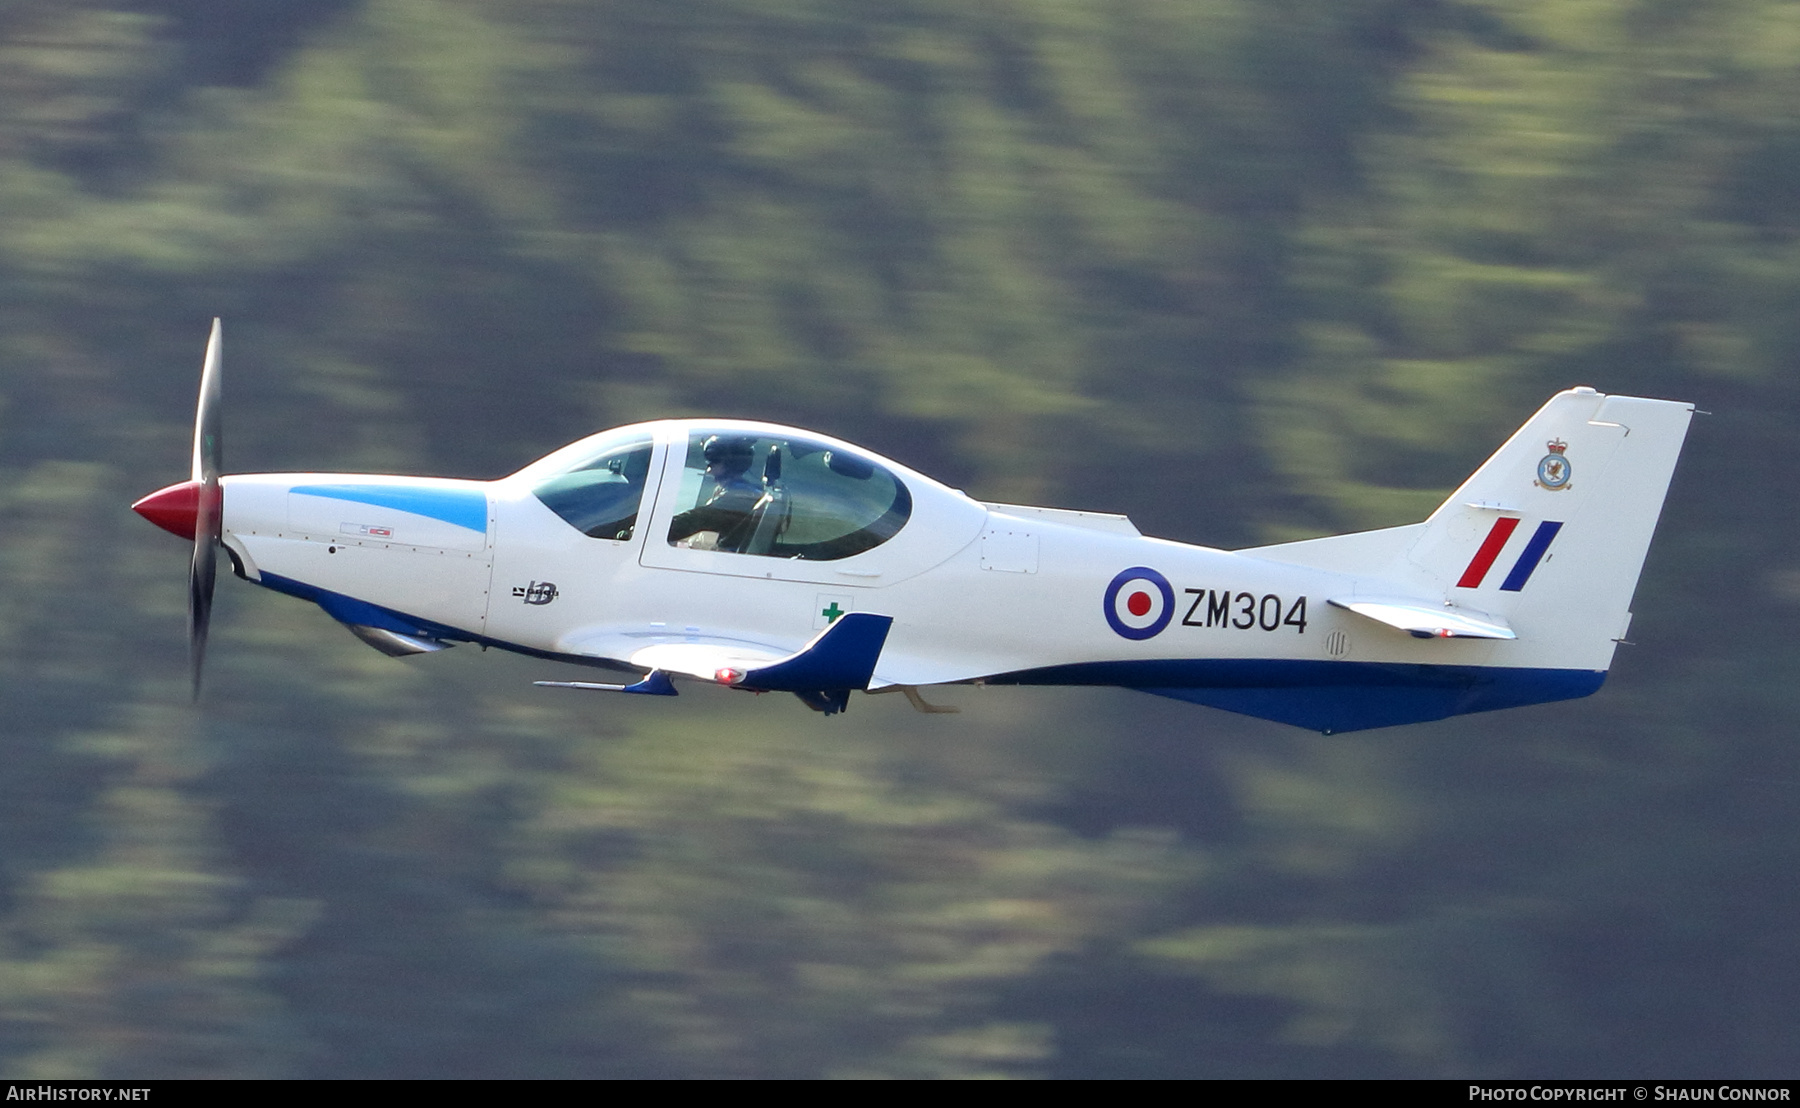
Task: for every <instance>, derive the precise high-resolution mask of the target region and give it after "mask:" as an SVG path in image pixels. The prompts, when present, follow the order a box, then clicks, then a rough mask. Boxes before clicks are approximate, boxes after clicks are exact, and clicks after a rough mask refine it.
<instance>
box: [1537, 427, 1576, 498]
mask: <svg viewBox="0 0 1800 1108" xmlns="http://www.w3.org/2000/svg"><path fill="white" fill-rule="evenodd" d="M1544 445H1546V446H1548V447H1549V448H1550V453H1548V454H1546V455H1544V460H1543V461H1541V462H1539V463H1538V468H1537V480H1536V481H1534V482H1532V483H1533V484H1535V485H1536V486H1537V487H1538V488H1540V489H1549V490H1550V491H1551V492H1560V491H1561V490H1563V489H1566V488H1568V487H1569V478H1570V477H1573V476H1574V475H1575V469H1574V467H1573V466H1571V465H1569V459H1567V458H1565V457H1564V456H1563V451H1565V450H1567V449H1568V448H1569V444H1568V443H1566V442H1564V441H1563V440H1561V439H1551V440H1550V441H1549V442H1548V443H1545V444H1544Z"/></svg>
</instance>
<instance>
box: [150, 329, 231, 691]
mask: <svg viewBox="0 0 1800 1108" xmlns="http://www.w3.org/2000/svg"><path fill="white" fill-rule="evenodd" d="M131 509H132V511H134V512H136V513H137V514H138V515H141V516H143V517H144V518H145V519H147V520H149V521H150V522H151V523H154V524H156V525H157V526H158V527H161V528H162V529H163V530H165V531H168V532H170V533H172V534H176V535H180V536H181V537H182V538H184V539H192V540H193V542H194V557H193V560H192V561H191V562H190V563H189V565H188V653H189V657H190V659H191V661H192V664H193V670H194V699H195V700H198V699H200V669H201V665H202V664H203V663H204V662H205V661H206V629H207V625H208V624H209V623H210V622H211V620H212V602H213V577H214V571H215V569H216V567H217V565H218V552H219V526H220V519H221V516H222V515H223V510H222V509H223V500H222V498H221V497H220V494H219V321H218V320H217V319H215V320H213V325H212V334H211V335H210V336H209V337H208V338H207V340H206V361H205V362H203V363H202V364H201V368H200V403H199V407H198V409H197V410H196V411H195V413H194V464H193V471H192V474H191V476H190V477H189V479H188V480H186V481H183V482H181V483H180V484H176V485H170V486H169V487H168V488H166V489H158V490H157V491H155V492H153V493H151V494H150V495H149V496H146V497H144V498H143V499H142V500H140V501H138V502H137V503H136V504H133V505H132V506H131Z"/></svg>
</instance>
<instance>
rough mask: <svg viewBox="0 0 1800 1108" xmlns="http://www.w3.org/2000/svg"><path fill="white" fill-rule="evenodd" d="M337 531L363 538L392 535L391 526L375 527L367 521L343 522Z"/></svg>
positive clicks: (380, 537)
mask: <svg viewBox="0 0 1800 1108" xmlns="http://www.w3.org/2000/svg"><path fill="white" fill-rule="evenodd" d="M338 531H339V533H341V534H345V535H355V536H357V537H358V538H364V539H391V538H393V537H394V529H393V528H392V527H375V526H372V525H370V524H367V523H343V524H339V525H338Z"/></svg>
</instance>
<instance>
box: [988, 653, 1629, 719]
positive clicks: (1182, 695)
mask: <svg viewBox="0 0 1800 1108" xmlns="http://www.w3.org/2000/svg"><path fill="white" fill-rule="evenodd" d="M1605 680H1606V673H1605V672H1604V671H1601V670H1586V669H1522V668H1512V667H1506V666H1450V665H1423V664H1416V663H1395V662H1326V661H1316V660H1310V659H1307V660H1302V659H1292V658H1192V659H1180V658H1170V659H1154V660H1147V661H1131V662H1079V663H1075V664H1073V665H1063V666H1045V667H1043V668H1042V669H1028V670H1019V671H1017V672H1014V673H1003V674H1000V675H998V676H995V677H989V678H987V679H986V683H987V684H990V685H1117V686H1120V687H1122V688H1127V689H1137V690H1139V691H1140V692H1147V693H1154V694H1156V695H1157V696H1167V697H1173V698H1174V699H1176V700H1185V701H1187V702H1189V703H1191V704H1205V705H1207V706H1209V707H1213V708H1223V709H1224V710H1226V711H1228V712H1237V713H1240V714H1242V715H1247V716H1255V717H1257V718H1258V719H1267V720H1274V721H1275V722H1277V723H1289V724H1293V725H1294V726H1296V727H1305V728H1308V729H1310V730H1313V731H1321V732H1324V733H1325V734H1328V735H1330V734H1338V733H1341V732H1344V731H1366V730H1368V729H1369V728H1371V727H1394V726H1397V725H1399V724H1403V723H1424V722H1426V721H1428V720H1434V719H1446V718H1448V717H1450V716H1459V715H1466V714H1468V713H1470V712H1491V711H1494V710H1495V709H1498V708H1516V707H1519V706H1520V705H1524V704H1544V703H1548V702H1550V701H1553V700H1574V699H1577V698H1579V697H1583V696H1590V695H1592V694H1593V693H1595V692H1597V691H1598V690H1599V688H1600V686H1601V684H1602V683H1603V682H1605Z"/></svg>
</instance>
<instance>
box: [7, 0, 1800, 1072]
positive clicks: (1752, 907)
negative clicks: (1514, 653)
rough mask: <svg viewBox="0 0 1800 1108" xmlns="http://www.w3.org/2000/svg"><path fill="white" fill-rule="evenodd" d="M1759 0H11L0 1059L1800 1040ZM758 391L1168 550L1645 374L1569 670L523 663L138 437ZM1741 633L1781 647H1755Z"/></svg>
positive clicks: (1771, 52) (1346, 495)
mask: <svg viewBox="0 0 1800 1108" xmlns="http://www.w3.org/2000/svg"><path fill="white" fill-rule="evenodd" d="M1797 105H1800V4H1796V3H1794V2H1793V0H976V2H970V0H856V2H848V0H679V2H674V0H258V2H256V3H233V2H231V0H0V752H3V756H0V1074H4V1075H5V1076H9V1077H36V1078H44V1077H154V1076H164V1077H195V1076H256V1077H262V1076H330V1077H377V1076H381V1077H398V1076H432V1077H452V1076H473V1077H519V1076H675V1075H681V1076H876V1075H881V1076H919V1077H944V1076H969V1075H995V1076H1082V1077H1110V1076H1135V1077H1174V1076H1328V1075H1357V1076H1382V1075H1398V1076H1449V1075H1471V1076H1473V1075H1491V1076H1506V1075H1536V1076H1556V1075H1580V1076H1601V1075H1634V1074H1643V1075H1659V1076H1708V1075H1741V1076H1754V1075H1775V1076H1787V1077H1791V1076H1793V1074H1794V1073H1795V1072H1796V1071H1800V1027H1797V1022H1800V1019H1797V1017H1800V887H1797V885H1796V881H1795V878H1794V874H1795V872H1796V870H1797V869H1800V839H1797V837H1796V830H1800V764H1797V763H1800V752H1797V750H1796V746H1795V743H1794V741H1793V740H1794V737H1795V734H1794V732H1795V723H1796V721H1797V720H1800V681H1796V679H1795V672H1796V671H1795V661H1796V649H1795V636H1794V635H1793V634H1791V631H1792V629H1793V625H1794V620H1795V617H1796V614H1797V613H1796V606H1797V605H1800V555H1797V554H1796V552H1795V551H1796V547H1797V542H1796V540H1797V538H1800V536H1797V535H1796V530H1797V528H1796V523H1795V513H1794V511H1793V499H1794V496H1793V487H1794V484H1795V481H1796V478H1797V477H1800V456H1797V450H1796V444H1797V440H1796V435H1795V433H1794V422H1795V418H1796V415H1797V414H1800V397H1797V396H1796V384H1797V382H1800V113H1797V110H1796V107H1797ZM214 315H221V316H223V317H224V318H225V320H226V339H227V347H226V349H227V358H226V370H227V376H226V384H225V395H226V403H227V409H226V444H227V445H226V449H227V463H228V466H227V468H228V469H229V470H232V471H239V472H243V471H255V470H261V469H338V470H378V471H392V472H412V473H435V474H448V475H460V476H474V477H493V476H498V475H500V474H503V473H506V472H510V471H511V470H513V469H515V468H517V467H518V466H520V465H522V464H524V463H525V462H527V461H529V460H530V459H532V458H534V457H536V456H538V455H541V454H543V453H546V452H548V451H549V450H550V449H551V448H553V447H555V446H558V445H560V444H562V443H563V442H565V441H568V440H570V439H573V438H576V437H578V436H580V435H583V434H586V433H588V432H590V431H592V430H595V429H598V428H600V427H604V426H609V425H614V424H618V423H623V422H627V421H631V420H636V419H640V418H649V417H655V416H664V415H676V414H685V413H695V412H708V413H713V414H720V415H732V416H746V417H754V418H769V419H775V420H779V421H781V422H787V423H796V424H800V425H803V426H810V427H814V428H817V429H819V430H822V431H825V432H827V433H831V434H835V435H839V436H843V437H846V438H850V439H853V440H857V441H861V442H864V443H866V444H868V445H869V446H871V447H873V448H875V449H877V450H880V451H883V452H884V453H887V454H889V455H891V456H893V457H895V458H897V459H899V460H900V461H902V462H905V463H907V464H909V465H913V466H915V467H917V468H920V469H923V470H925V471H927V472H931V473H934V474H937V475H939V476H941V477H943V478H944V479H946V480H948V481H949V482H950V483H952V484H955V485H960V486H961V487H964V488H966V489H968V490H969V491H970V492H971V493H972V494H974V495H976V496H979V497H983V498H987V499H1004V500H1012V501H1021V500H1023V501H1027V502H1041V503H1051V504H1057V505H1062V506H1068V507H1078V508H1092V509H1100V510H1113V511H1127V512H1129V513H1131V515H1132V516H1133V518H1134V519H1135V520H1136V522H1137V523H1138V524H1139V526H1140V527H1141V528H1142V529H1143V530H1144V531H1145V532H1146V533H1149V534H1156V535H1162V536H1166V537H1170V538H1176V539H1182V540H1186V541H1198V542H1205V543H1209V544H1214V545H1224V546H1233V545H1243V544H1249V543H1254V542H1266V541H1275V540H1279V539H1286V538H1298V537H1304V536H1306V535H1312V534H1321V533H1327V532H1331V531H1336V530H1345V529H1351V528H1362V527H1373V526H1383V525H1389V524H1396V523H1403V522H1409V521H1411V520H1413V519H1417V518H1420V517H1422V515H1423V514H1424V513H1425V512H1426V511H1428V510H1429V508H1430V507H1431V506H1432V505H1434V504H1435V503H1436V501H1437V500H1438V499H1439V498H1440V497H1441V496H1442V495H1443V494H1444V493H1445V492H1446V490H1447V489H1448V488H1450V487H1451V486H1452V485H1453V484H1454V483H1455V482H1456V481H1457V480H1458V479H1460V478H1461V477H1462V476H1463V475H1464V474H1466V473H1467V472H1468V471H1469V470H1470V469H1471V468H1472V467H1473V466H1474V465H1475V464H1477V463H1478V462H1479V461H1480V460H1481V459H1482V458H1484V457H1485V456H1486V455H1487V454H1488V453H1489V452H1490V451H1491V450H1492V449H1493V448H1494V447H1495V446H1496V445H1497V444H1498V443H1499V441H1500V440H1501V439H1502V438H1504V436H1505V435H1506V434H1508V433H1510V431H1511V429H1512V428H1513V427H1515V426H1517V424H1518V423H1519V422H1520V421H1522V420H1523V419H1524V418H1525V416H1527V415H1528V414H1529V413H1530V411H1532V410H1533V409H1534V408H1535V406H1536V405H1537V404H1538V403H1540V402H1541V401H1542V400H1543V399H1544V398H1545V397H1547V396H1548V395H1549V394H1550V393H1552V392H1554V391H1556V390H1557V389H1559V388H1563V387H1567V386H1569V385H1574V384H1591V385H1593V386H1595V387H1597V388H1600V389H1602V390H1603V391H1612V392H1629V393H1636V394H1640V395H1650V396H1668V397H1674V398H1678V399H1686V400H1692V401H1695V402H1697V403H1698V404H1699V406H1700V407H1701V408H1704V409H1707V410H1709V411H1711V412H1714V413H1716V414H1715V415H1714V416H1713V417H1712V418H1711V419H1702V420H1698V421H1697V422H1696V424H1695V428H1694V433H1693V434H1692V435H1691V436H1690V439H1689V445H1688V450H1687V454H1686V457H1685V459H1684V461H1683V464H1682V469H1681V471H1680V472H1679V473H1678V475H1677V478H1676V482H1675V486H1674V488H1673V490H1672V492H1671V496H1670V500H1669V504H1668V507H1667V509H1666V511H1665V513H1664V517H1663V526H1662V530H1661V532H1660V534H1659V536H1658V539H1657V543H1656V545H1655V546H1654V547H1653V548H1652V551H1651V556H1650V561H1649V564H1648V566H1647V568H1646V571H1645V576H1644V578H1643V581H1642V583H1641V585H1640V587H1639V591H1638V601H1637V605H1636V606H1637V609H1638V618H1637V621H1636V624H1635V626H1634V628H1633V634H1634V638H1635V639H1636V640H1637V641H1638V642H1640V643H1642V644H1643V645H1641V646H1637V647H1635V648H1626V649H1624V650H1622V651H1621V654H1620V657H1619V659H1618V661H1617V663H1616V665H1615V668H1614V671H1613V677H1612V679H1611V681H1610V682H1609V684H1608V686H1607V687H1606V689H1604V690H1603V691H1602V692H1601V693H1600V694H1599V695H1598V696H1596V697H1594V698H1592V699H1591V700H1587V701H1582V702H1578V703H1574V704H1566V705H1557V706H1549V707H1543V708H1531V709H1523V710H1517V711H1511V712H1505V713H1500V714H1497V715H1493V716H1487V717H1474V718H1464V719H1458V720H1452V721H1448V722H1444V723H1439V724H1431V725H1425V726H1419V727H1412V728H1404V729H1398V730H1392V731H1380V732H1374V733H1370V734H1363V735H1356V736H1352V737H1344V738H1321V737H1317V736H1310V735H1306V734H1304V733H1301V732H1298V731H1294V730H1291V729H1287V728H1282V727H1279V726H1276V725H1273V724H1264V723H1260V722H1257V721H1252V720H1246V719H1241V718H1239V717H1235V716H1230V715H1226V714H1223V713H1218V712H1211V711H1208V710H1205V709H1200V708H1194V707H1189V706H1185V705H1181V704H1176V703H1171V702H1163V701H1158V700H1156V699H1154V698H1151V697H1145V696H1139V695H1136V694H1131V693H1126V692H1120V691H1104V690H1086V691H1083V690H1028V689H1004V690H1003V689H991V690H980V689H967V690H962V691H959V692H958V691H953V692H950V693H947V694H940V695H939V699H944V700H951V701H954V702H958V703H960V704H961V705H962V706H963V708H964V713H963V714H962V715H960V716H949V717H944V716H929V717H928V716H919V715H915V714H913V713H912V712H911V711H910V710H909V709H908V707H907V705H906V704H905V703H904V702H903V701H902V700H901V698H898V697H881V698H858V699H857V700H856V701H854V702H853V704H852V709H851V711H850V713H849V714H848V715H846V716H843V717H839V718H835V719H831V720H823V719H820V718H819V717H816V716H814V715H812V714H811V713H808V712H806V711H804V710H803V709H801V708H800V707H799V706H798V705H797V704H793V703H787V702H778V701H776V700H774V699H770V700H761V701H757V700H753V698H749V697H738V696H733V695H731V694H730V693H728V692H725V691H723V690H714V691H713V692H711V693H708V692H707V691H706V690H704V689H700V690H695V694H694V695H690V696H684V698H683V699H682V700H680V701H678V702H673V703H671V704H663V703H660V702H658V703H653V704H651V705H649V706H645V705H641V704H638V703H635V702H631V701H634V698H611V699H609V698H602V697H578V696H566V695H560V694H555V693H546V692H544V691H542V690H533V689H532V688H531V687H530V686H529V681H530V680H531V679H533V678H539V677H562V676H569V674H568V673H566V672H562V673H559V672H557V671H558V669H559V668H560V667H556V666H553V665H549V664H547V663H541V662H533V661H529V660H526V659H521V658H516V657H510V656H506V657H503V656H501V655H499V654H497V653H490V654H487V655H485V656H484V655H481V654H479V653H478V652H476V651H475V650H473V649H464V650H457V651H452V652H450V653H448V654H445V655H443V656H439V657H432V658H425V659H414V660H408V661H395V660H392V659H388V658H384V657H381V656H379V655H377V654H375V653H374V652H372V651H369V650H367V649H366V648H364V647H362V646H360V645H359V644H357V643H356V642H355V641H354V640H353V639H351V638H350V637H349V636H348V635H346V634H344V633H343V632H342V631H341V630H340V629H338V628H336V627H335V626H334V625H333V624H332V623H331V621H330V620H329V619H328V618H327V617H326V616H325V615H324V614H323V613H321V612H318V611H316V610H314V609H312V608H309V607H306V606H302V605H299V604H296V603H294V602H292V601H290V600H287V599H284V598H281V597H278V596H275V595H273V594H270V593H265V592H261V591H260V590H254V589H250V588H248V587H245V586H243V585H241V584H238V583H236V582H233V581H230V580H226V581H224V582H222V584H221V590H220V610H219V613H218V616H217V618H216V620H215V624H214V638H213V650H212V658H211V668H210V672H209V685H208V689H207V694H206V698H205V703H204V704H203V705H202V707H201V708H200V709H198V710H195V709H192V708H190V707H189V706H188V705H187V703H186V700H187V676H186V656H185V646H184V644H183V642H182V641H181V638H180V636H181V625H182V616H181V610H182V605H183V604H184V602H185V601H184V595H185V594H184V592H183V586H182V574H183V571H184V567H185V557H186V548H185V547H183V546H182V545H181V544H179V543H177V542H175V541H174V540H172V539H171V538H170V537H169V536H167V535H165V534H162V533H160V532H158V531H156V530H154V529H153V528H150V527H148V526H146V525H145V524H144V523H143V522H142V521H141V520H138V519H137V518H136V517H134V516H132V515H131V514H130V513H129V512H128V511H127V510H126V506H127V505H128V504H129V503H130V502H131V501H132V500H133V499H135V498H136V497H137V496H140V495H142V494H143V493H145V492H148V491H150V490H151V489H153V488H156V487H158V486H160V485H162V484H165V483H168V482H171V481H175V480H179V479H181V478H182V477H183V476H184V475H185V473H186V466H187V460H186V459H187V448H188V447H187V441H188V436H189V435H190V433H191V432H190V428H191V418H192V416H191V412H192V403H193V396H194V388H195V384H196V379H197V371H198V363H199V355H200V349H201V345H202V342H203V340H204V336H205V332H206V327H207V324H208V321H209V320H210V319H211V317H212V316H214ZM1783 627H1786V628H1788V629H1789V630H1788V631H1785V632H1784V631H1782V630H1781V628H1783Z"/></svg>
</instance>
